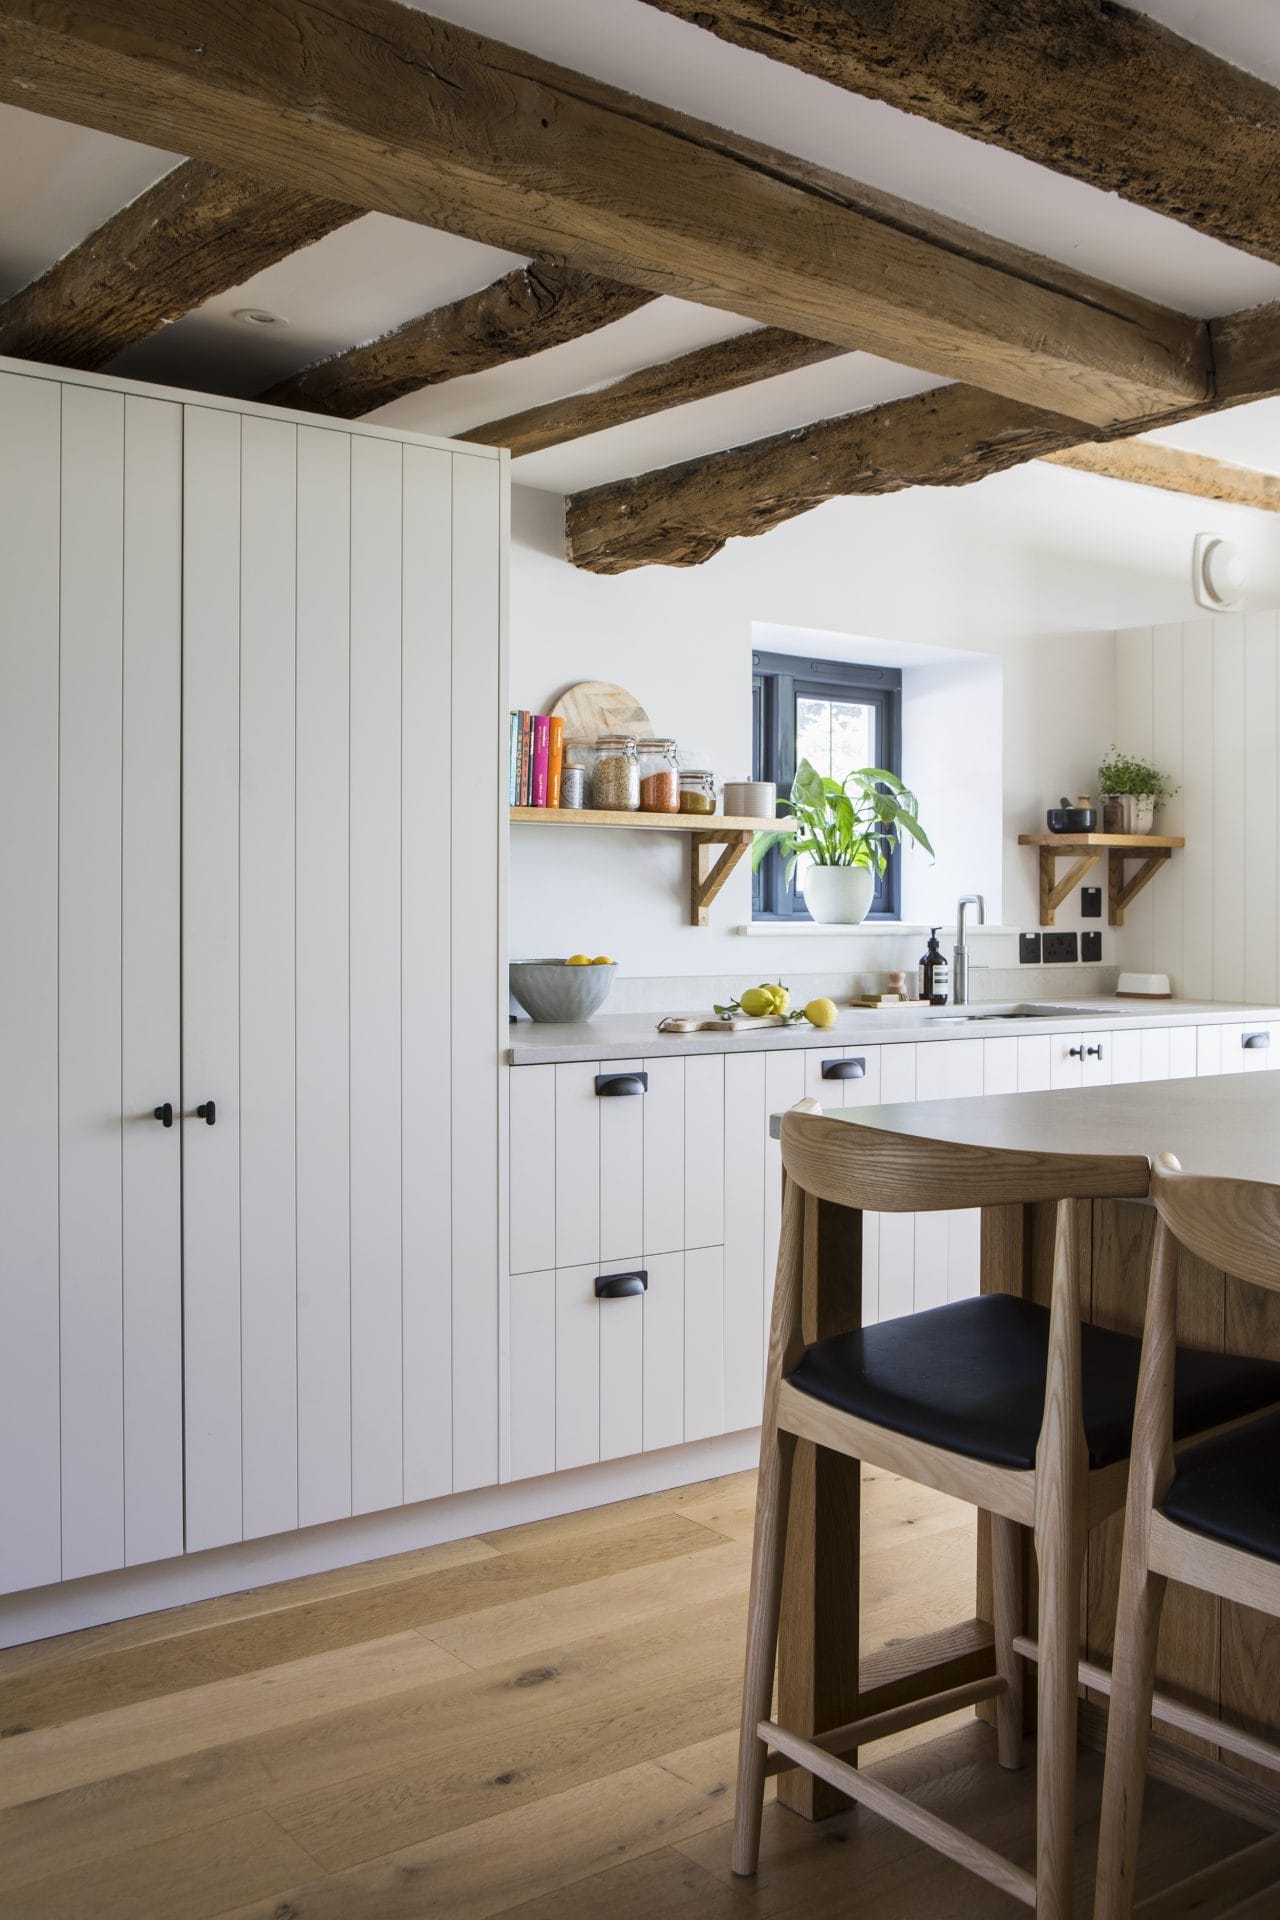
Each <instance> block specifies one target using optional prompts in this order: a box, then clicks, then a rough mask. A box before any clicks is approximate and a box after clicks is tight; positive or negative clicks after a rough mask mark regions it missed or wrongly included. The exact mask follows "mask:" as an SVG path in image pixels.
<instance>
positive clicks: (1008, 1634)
mask: <svg viewBox="0 0 1280 1920" xmlns="http://www.w3.org/2000/svg"><path fill="white" fill-rule="evenodd" d="M991 1576H992V1577H991V1584H992V1594H993V1599H994V1603H995V1604H994V1609H993V1611H994V1613H995V1639H996V1672H997V1673H998V1674H999V1675H1000V1678H1001V1679H1002V1680H1003V1681H1004V1689H1005V1690H1004V1692H1003V1693H1002V1694H1000V1695H999V1696H998V1697H997V1700H996V1754H997V1757H998V1759H999V1761H1000V1765H1001V1766H1002V1767H1020V1766H1021V1765H1022V1727H1023V1708H1022V1676H1023V1663H1022V1659H1021V1657H1020V1656H1019V1655H1018V1654H1016V1653H1015V1652H1014V1650H1013V1636H1014V1635H1015V1633H1021V1632H1022V1627H1023V1605H1024V1602H1023V1585H1022V1529H1021V1527H1020V1526H1018V1524H1017V1522H1016V1521H1014V1520H1006V1519H1005V1518H1004V1516H1003V1514H999V1513H993V1514H992V1515H991Z"/></svg>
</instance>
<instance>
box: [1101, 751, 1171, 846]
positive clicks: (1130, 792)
mask: <svg viewBox="0 0 1280 1920" xmlns="http://www.w3.org/2000/svg"><path fill="white" fill-rule="evenodd" d="M1098 791H1099V793H1101V795H1102V798H1103V802H1104V804H1105V803H1106V801H1107V800H1122V801H1123V802H1124V806H1125V812H1126V815H1127V824H1126V826H1125V828H1124V831H1125V832H1126V833H1150V832H1151V829H1152V828H1153V827H1154V825H1155V819H1156V808H1157V807H1158V806H1162V805H1163V803H1164V802H1165V801H1166V800H1169V799H1172V797H1173V795H1174V794H1175V793H1177V791H1178V789H1177V786H1176V785H1175V784H1174V783H1173V782H1172V781H1171V780H1170V779H1169V778H1168V776H1167V775H1166V774H1163V773H1161V772H1160V771H1159V769H1158V768H1157V767H1153V766H1152V765H1151V764H1150V762H1149V761H1146V760H1137V759H1135V758H1134V757H1133V756H1132V755H1130V754H1125V753H1121V752H1120V751H1119V749H1118V748H1117V747H1109V748H1108V750H1107V754H1106V758H1105V759H1104V760H1103V762H1102V765H1101V766H1100V767H1099V768H1098Z"/></svg>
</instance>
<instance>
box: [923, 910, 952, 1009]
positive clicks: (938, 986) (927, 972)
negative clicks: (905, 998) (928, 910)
mask: <svg viewBox="0 0 1280 1920" xmlns="http://www.w3.org/2000/svg"><path fill="white" fill-rule="evenodd" d="M950 987H951V971H950V968H949V967H948V965H947V956H946V954H945V953H944V952H943V951H942V948H941V947H940V946H939V945H938V929H937V928H936V927H931V928H930V929H929V944H928V946H927V947H926V949H925V951H924V953H923V954H922V955H921V956H920V998H921V999H922V1000H925V1001H927V1002H928V1004H929V1005H930V1006H931V1007H945V1006H946V1004H947V994H948V992H949V990H950Z"/></svg>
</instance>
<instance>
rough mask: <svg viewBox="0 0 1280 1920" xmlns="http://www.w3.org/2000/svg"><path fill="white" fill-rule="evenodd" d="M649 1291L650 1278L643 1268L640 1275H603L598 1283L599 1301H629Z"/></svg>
mask: <svg viewBox="0 0 1280 1920" xmlns="http://www.w3.org/2000/svg"><path fill="white" fill-rule="evenodd" d="M648 1291H649V1276H648V1274H647V1273H646V1272H645V1271H644V1270H643V1268H641V1270H640V1271H639V1272H638V1273H602V1274H601V1276H600V1278H599V1279H598V1280H597V1281H596V1299H597V1300H628V1299H630V1298H632V1297H633V1296H634V1295H635V1294H637V1293H647V1292H648Z"/></svg>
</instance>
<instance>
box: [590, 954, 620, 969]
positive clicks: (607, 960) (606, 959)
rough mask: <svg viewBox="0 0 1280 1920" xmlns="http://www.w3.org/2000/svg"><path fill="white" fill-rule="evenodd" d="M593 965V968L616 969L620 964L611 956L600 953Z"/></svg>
mask: <svg viewBox="0 0 1280 1920" xmlns="http://www.w3.org/2000/svg"><path fill="white" fill-rule="evenodd" d="M591 964H592V966H593V967H616V966H617V964H618V963H617V961H616V960H615V959H614V958H613V956H612V955H611V954H608V953H598V954H597V955H596V957H595V959H594V960H593V961H592V962H591Z"/></svg>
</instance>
